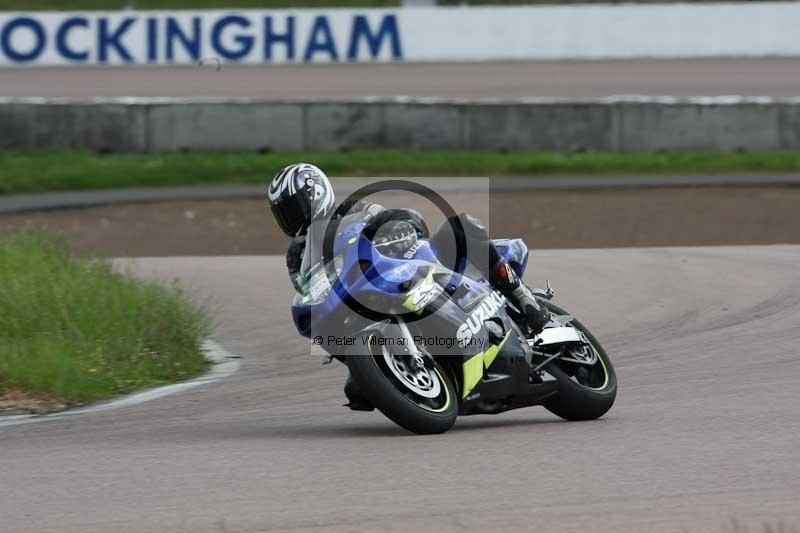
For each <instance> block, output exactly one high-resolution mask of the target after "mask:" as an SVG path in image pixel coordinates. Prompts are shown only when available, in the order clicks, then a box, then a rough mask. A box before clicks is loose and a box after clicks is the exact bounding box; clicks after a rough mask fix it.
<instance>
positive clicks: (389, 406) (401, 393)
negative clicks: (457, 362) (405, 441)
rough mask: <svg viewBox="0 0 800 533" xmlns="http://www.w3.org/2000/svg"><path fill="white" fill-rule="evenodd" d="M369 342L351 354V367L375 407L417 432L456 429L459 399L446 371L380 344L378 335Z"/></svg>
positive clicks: (349, 358)
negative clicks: (454, 426)
mask: <svg viewBox="0 0 800 533" xmlns="http://www.w3.org/2000/svg"><path fill="white" fill-rule="evenodd" d="M368 339H369V342H368V343H367V344H366V346H365V347H364V349H363V350H362V349H358V350H353V351H351V352H350V353H348V354H347V367H348V368H349V369H350V375H351V376H352V378H353V379H354V380H355V382H356V384H357V385H358V387H359V388H360V389H361V392H362V393H363V394H364V395H365V396H366V397H367V399H369V401H370V402H372V405H374V406H375V407H377V408H378V410H379V411H380V412H382V413H383V414H384V415H386V417H387V418H389V419H390V420H392V421H393V422H395V423H396V424H398V425H400V426H402V427H404V428H406V429H407V430H409V431H412V432H414V433H419V434H432V433H444V432H445V431H447V430H448V429H450V428H451V427H453V424H455V422H456V417H457V416H458V396H457V394H456V388H455V386H454V385H453V381H452V380H451V379H450V377H449V376H448V374H447V372H446V371H445V370H444V368H443V367H442V366H441V365H439V364H438V363H436V362H435V361H431V362H428V364H427V365H426V364H425V363H426V361H424V360H423V359H422V358H421V357H419V356H417V357H415V356H414V355H413V354H409V353H405V352H406V350H404V349H402V348H401V347H398V346H390V345H389V344H390V343H388V342H387V343H384V342H380V337H379V336H378V334H377V333H376V334H374V335H372V336H370V337H369V338H368ZM431 363H432V364H431ZM431 366H432V368H429V367H431Z"/></svg>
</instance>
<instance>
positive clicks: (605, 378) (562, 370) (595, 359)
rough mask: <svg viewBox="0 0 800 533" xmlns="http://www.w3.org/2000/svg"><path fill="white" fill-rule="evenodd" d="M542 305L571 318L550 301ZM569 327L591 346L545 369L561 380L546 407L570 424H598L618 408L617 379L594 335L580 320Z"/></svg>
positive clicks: (573, 321)
mask: <svg viewBox="0 0 800 533" xmlns="http://www.w3.org/2000/svg"><path fill="white" fill-rule="evenodd" d="M540 303H541V304H542V305H544V306H545V307H546V308H547V310H548V311H549V312H550V313H551V314H552V315H568V314H569V313H567V312H566V311H564V310H563V309H561V308H560V307H558V306H557V305H555V304H552V303H550V302H548V301H542V302H540ZM568 325H570V326H572V327H574V328H576V329H578V330H580V331H581V332H583V334H584V335H585V336H586V339H587V340H588V341H589V343H590V346H586V347H583V348H578V349H576V350H574V353H569V354H568V356H567V357H565V358H563V359H562V358H559V359H555V360H554V361H553V362H552V363H550V364H548V365H547V366H546V367H545V369H546V370H547V371H548V372H549V373H551V374H552V375H553V377H555V378H556V379H557V380H558V382H559V392H558V394H557V395H555V396H554V397H553V398H552V399H551V400H549V401H548V402H547V403H545V404H544V406H545V408H547V410H549V411H550V412H551V413H553V414H555V415H557V416H560V417H561V418H564V419H566V420H594V419H596V418H600V417H601V416H603V415H604V414H606V413H607V412H608V410H609V409H611V406H612V405H614V400H615V399H616V397H617V375H616V372H615V371H614V366H613V365H612V364H611V360H610V359H609V358H608V354H606V351H605V350H604V349H603V347H602V346H601V345H600V342H599V341H598V340H597V339H596V338H595V336H594V335H592V332H591V331H589V330H588V329H587V328H586V326H584V325H583V324H581V323H580V321H579V320H576V319H573V320H572V321H571V322H569V324H568ZM565 359H566V360H565Z"/></svg>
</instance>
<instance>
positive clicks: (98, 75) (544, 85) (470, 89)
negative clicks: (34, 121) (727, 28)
mask: <svg viewBox="0 0 800 533" xmlns="http://www.w3.org/2000/svg"><path fill="white" fill-rule="evenodd" d="M634 94H635V95H671V96H719V95H740V96H775V97H781V96H800V59H797V58H795V59H779V58H775V59H689V60H687V59H682V60H654V59H641V60H616V61H561V62H516V63H472V64H470V63H448V64H435V63H434V64H402V65H399V64H337V65H314V66H304V65H301V66H298V65H289V66H275V65H273V66H268V67H233V66H226V67H224V68H222V70H220V71H217V70H216V66H215V64H214V63H212V64H209V65H206V66H202V67H199V66H198V67H191V66H189V67H118V68H113V69H105V68H75V67H68V68H32V69H0V97H3V96H66V97H75V98H86V97H94V96H179V97H180V96H228V97H261V98H274V99H285V98H334V99H347V98H353V97H361V96H397V95H406V96H438V97H452V98H516V97H524V96H551V97H602V96H612V95H634Z"/></svg>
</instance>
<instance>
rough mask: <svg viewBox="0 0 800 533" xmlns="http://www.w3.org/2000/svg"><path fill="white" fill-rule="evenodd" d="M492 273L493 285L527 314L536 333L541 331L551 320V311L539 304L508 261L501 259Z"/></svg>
mask: <svg viewBox="0 0 800 533" xmlns="http://www.w3.org/2000/svg"><path fill="white" fill-rule="evenodd" d="M491 274H492V275H491V276H490V279H489V281H490V283H491V284H492V286H493V287H496V288H497V289H498V290H499V291H500V293H501V294H502V295H503V296H505V297H506V298H508V299H509V300H511V303H512V304H514V307H516V308H517V309H519V310H520V311H522V312H523V313H524V314H525V318H526V319H527V320H526V322H527V325H528V327H530V329H531V332H532V333H533V334H534V335H537V334H539V333H541V331H542V330H543V329H544V326H545V325H546V324H547V323H548V322H550V313H548V312H547V310H546V309H545V308H544V307H543V306H541V305H539V302H538V301H536V297H535V296H534V295H533V293H532V292H531V290H530V289H529V288H528V287H526V286H525V284H524V283H522V280H520V279H519V277H517V275H516V274H515V273H514V270H513V269H512V268H511V266H510V265H509V264H508V262H507V261H505V260H504V259H500V260H499V261H498V262H497V263H496V264H495V267H494V268H493V269H492V273H491Z"/></svg>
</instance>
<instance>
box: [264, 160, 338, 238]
mask: <svg viewBox="0 0 800 533" xmlns="http://www.w3.org/2000/svg"><path fill="white" fill-rule="evenodd" d="M267 196H268V197H269V205H270V207H271V208H272V214H273V216H274V217H275V220H276V221H277V222H278V225H279V226H280V227H281V230H283V232H284V233H285V234H286V235H288V236H289V237H297V236H300V235H305V233H306V231H307V230H308V226H309V225H311V222H313V221H315V220H320V219H322V218H325V217H327V216H329V215H330V214H331V213H332V212H333V205H334V203H335V201H336V198H335V197H334V194H333V187H332V186H331V182H330V180H329V179H328V176H326V175H325V173H324V172H323V171H322V170H321V169H319V168H318V167H315V166H314V165H309V164H307V163H297V164H294V165H289V166H288V167H286V168H284V169H283V170H281V171H279V172H278V173H277V174H275V177H274V178H272V183H270V185H269V191H268V193H267Z"/></svg>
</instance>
